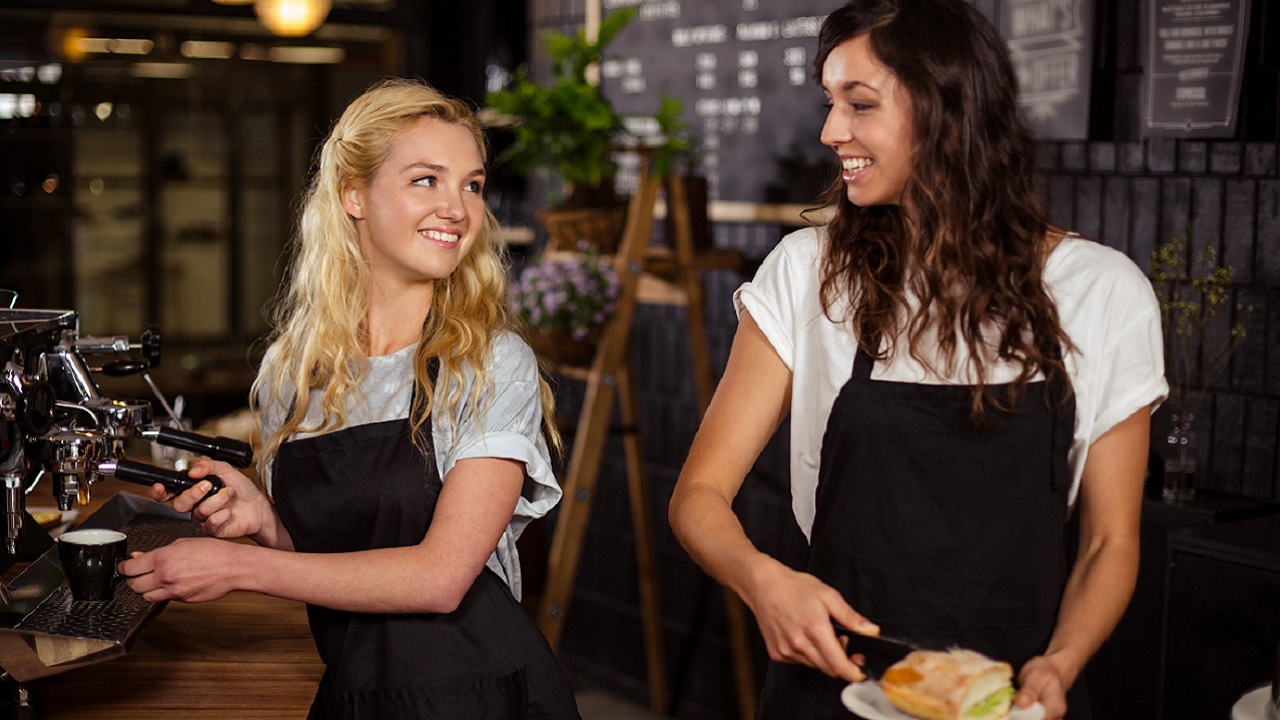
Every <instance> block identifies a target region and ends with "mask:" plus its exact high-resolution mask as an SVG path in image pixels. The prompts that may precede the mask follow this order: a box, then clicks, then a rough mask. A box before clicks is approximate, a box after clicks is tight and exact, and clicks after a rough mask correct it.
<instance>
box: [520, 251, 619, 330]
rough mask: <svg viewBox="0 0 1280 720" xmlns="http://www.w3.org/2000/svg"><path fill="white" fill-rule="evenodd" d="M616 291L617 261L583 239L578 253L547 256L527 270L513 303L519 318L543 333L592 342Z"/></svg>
mask: <svg viewBox="0 0 1280 720" xmlns="http://www.w3.org/2000/svg"><path fill="white" fill-rule="evenodd" d="M618 292H619V285H618V275H617V273H616V272H615V271H614V269H613V265H612V264H610V262H609V261H608V260H606V259H605V258H604V257H602V256H601V255H600V252H599V251H598V250H597V249H596V248H595V247H594V246H591V245H589V244H587V243H585V242H583V243H579V244H578V252H577V253H550V254H545V255H543V256H542V257H541V258H540V259H539V260H538V262H536V263H534V264H533V265H530V266H528V267H526V268H524V270H523V271H522V272H521V273H520V278H519V280H518V281H517V282H516V283H513V284H512V286H511V291H510V293H509V302H510V304H511V307H512V310H513V311H514V312H515V314H516V316H517V317H518V318H520V320H522V321H523V322H524V323H525V324H526V325H527V326H528V327H530V328H532V329H534V330H536V331H538V332H540V333H543V334H545V335H551V336H560V337H562V338H564V339H567V340H572V341H576V342H585V343H588V344H594V341H595V340H596V338H597V337H598V335H599V331H600V328H601V327H603V326H604V324H605V323H606V322H608V320H609V318H610V317H611V316H612V315H613V308H614V305H615V304H616V303H617V300H618ZM535 349H536V348H535Z"/></svg>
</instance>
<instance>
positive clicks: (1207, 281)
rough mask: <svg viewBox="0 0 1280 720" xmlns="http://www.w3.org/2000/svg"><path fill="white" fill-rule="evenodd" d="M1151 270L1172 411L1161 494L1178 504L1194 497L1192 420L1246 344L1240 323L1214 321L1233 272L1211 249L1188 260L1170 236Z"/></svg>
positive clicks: (1181, 245)
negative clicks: (1208, 393)
mask: <svg viewBox="0 0 1280 720" xmlns="http://www.w3.org/2000/svg"><path fill="white" fill-rule="evenodd" d="M1188 237H1190V233H1189V232H1188ZM1150 270H1151V283H1152V286H1153V287H1154V288H1155V292H1156V298H1157V300H1159V302H1160V314H1161V318H1160V319H1161V326H1162V329H1163V333H1164V357H1165V377H1166V378H1167V379H1168V381H1169V406H1170V411H1171V415H1170V423H1169V431H1168V433H1166V435H1165V449H1164V487H1163V489H1162V491H1161V494H1162V496H1163V498H1164V499H1165V501H1167V502H1171V503H1178V502H1185V501H1187V500H1190V499H1192V498H1193V497H1195V484H1194V480H1195V471H1196V456H1197V453H1196V434H1195V427H1194V422H1195V418H1196V415H1197V413H1199V412H1200V406H1201V404H1202V403H1203V402H1204V398H1205V394H1206V392H1207V391H1208V389H1209V386H1210V385H1211V384H1213V382H1214V381H1215V380H1216V379H1217V378H1218V376H1219V375H1221V374H1222V372H1223V371H1224V370H1226V368H1227V363H1228V362H1230V360H1231V356H1232V355H1233V354H1234V353H1235V351H1236V349H1237V348H1238V347H1239V345H1240V343H1241V341H1243V340H1244V337H1245V328H1244V324H1243V323H1241V322H1240V321H1239V320H1238V319H1237V320H1236V321H1235V322H1231V321H1230V320H1229V319H1228V320H1227V321H1226V322H1227V323H1228V324H1227V325H1225V326H1224V325H1223V322H1222V321H1220V320H1218V319H1217V318H1218V313H1219V312H1220V311H1221V310H1223V309H1224V306H1225V305H1226V303H1227V302H1228V301H1229V300H1230V290H1231V285H1232V282H1233V277H1232V276H1233V269H1232V267H1231V266H1230V265H1220V264H1219V263H1218V257H1217V252H1216V251H1215V250H1214V248H1213V247H1211V246H1205V247H1204V248H1203V249H1201V250H1200V251H1199V252H1196V253H1195V254H1194V256H1192V257H1188V255H1187V248H1186V245H1185V244H1184V242H1183V239H1182V238H1180V237H1178V236H1177V235H1170V236H1169V238H1168V239H1167V240H1166V241H1165V242H1164V243H1163V244H1161V245H1160V246H1159V247H1157V248H1156V249H1155V250H1154V251H1152V253H1151V263H1150ZM1227 307H1229V306H1227ZM1236 310H1237V317H1238V316H1239V314H1241V313H1243V312H1247V311H1248V308H1244V307H1241V306H1239V305H1237V306H1236Z"/></svg>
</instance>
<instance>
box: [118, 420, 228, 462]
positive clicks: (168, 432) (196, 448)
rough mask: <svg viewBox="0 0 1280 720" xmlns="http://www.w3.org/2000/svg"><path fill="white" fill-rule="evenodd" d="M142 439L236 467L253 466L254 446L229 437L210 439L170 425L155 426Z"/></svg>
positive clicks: (146, 430)
mask: <svg viewBox="0 0 1280 720" xmlns="http://www.w3.org/2000/svg"><path fill="white" fill-rule="evenodd" d="M142 437H144V438H146V439H148V440H151V441H154V442H158V443H160V444H161V445H168V446H169V447H176V448H178V449H180V450H189V451H191V452H193V453H195V454H197V455H204V456H206V457H210V458H213V459H214V460H222V461H224V462H229V463H231V464H232V465H235V466H236V467H240V468H245V467H249V466H250V465H252V464H253V446H252V445H250V444H249V443H247V442H243V441H240V440H232V439H231V438H227V437H209V436H207V435H200V434H198V433H193V432H185V431H182V430H178V429H175V428H173V427H170V426H168V425H155V426H152V427H149V428H146V429H145V430H143V431H142Z"/></svg>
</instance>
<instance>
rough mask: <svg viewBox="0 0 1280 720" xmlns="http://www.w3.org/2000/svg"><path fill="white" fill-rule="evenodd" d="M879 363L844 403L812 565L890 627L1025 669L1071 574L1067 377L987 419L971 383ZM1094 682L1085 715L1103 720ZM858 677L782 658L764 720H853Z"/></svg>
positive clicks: (836, 422) (1071, 416)
mask: <svg viewBox="0 0 1280 720" xmlns="http://www.w3.org/2000/svg"><path fill="white" fill-rule="evenodd" d="M873 365H874V360H873V359H872V358H871V356H870V355H868V354H867V353H865V352H863V351H862V350H861V349H859V350H858V352H857V356H856V358H855V360H854V363H853V374H852V377H851V378H850V379H849V381H848V382H847V383H846V384H845V385H844V387H843V388H841V390H840V394H839V395H838V396H837V397H836V401H835V404H834V405H833V406H832V408H831V416H830V419H829V420H828V422H827V427H826V432H825V434H824V435H823V439H822V455H821V464H820V466H819V473H818V488H817V496H816V500H815V503H816V514H815V517H814V522H813V529H812V532H811V534H810V548H811V549H810V556H809V566H808V571H809V572H810V573H812V574H813V575H815V576H816V577H818V578H820V579H821V580H823V581H824V582H826V583H827V584H829V585H831V586H832V587H834V588H835V589H837V590H839V591H840V592H841V594H842V595H843V596H844V597H845V599H846V600H847V601H848V602H849V604H850V605H852V606H853V608H854V609H855V610H857V611H858V612H860V613H862V614H863V615H865V616H866V617H868V618H869V619H871V620H872V621H874V622H875V623H876V624H877V625H879V626H880V628H881V632H882V633H884V634H885V635H892V636H896V637H903V638H908V639H911V640H914V641H916V642H919V643H921V644H922V645H924V646H927V647H938V648H943V647H949V646H961V647H967V648H971V649H973V650H977V651H979V652H982V653H985V654H987V655H990V656H991V657H994V658H997V659H1001V660H1005V661H1007V662H1009V663H1010V664H1011V665H1013V667H1014V671H1015V673H1016V672H1017V671H1018V670H1019V669H1020V668H1021V667H1022V665H1023V664H1024V663H1025V662H1026V661H1027V660H1029V659H1031V658H1032V657H1034V656H1036V655H1039V654H1041V653H1042V652H1043V651H1044V650H1045V648H1046V647H1047V646H1048V643H1049V639H1050V636H1051V634H1052V633H1053V628H1054V624H1055V622H1056V620H1057V613H1058V605H1059V602H1060V601H1061V598H1062V591H1063V588H1064V586H1065V583H1066V576H1067V568H1066V554H1065V550H1066V549H1065V547H1064V542H1063V536H1064V530H1065V523H1066V520H1067V518H1068V507H1067V492H1068V489H1069V487H1070V484H1071V474H1070V469H1069V467H1068V464H1067V451H1068V449H1069V448H1070V446H1071V437H1072V430H1073V426H1074V422H1075V409H1074V408H1075V404H1074V401H1073V400H1072V399H1070V398H1069V396H1068V393H1067V388H1066V383H1065V382H1064V381H1062V380H1061V379H1054V380H1052V381H1047V382H1044V381H1042V382H1035V383H1029V384H1028V385H1027V386H1026V388H1025V390H1024V392H1023V394H1022V396H1021V398H1020V400H1019V402H1018V408H1017V411H1016V412H1013V413H1007V412H1000V411H996V410H989V411H988V412H987V418H986V421H985V422H983V423H981V424H975V423H974V422H973V420H972V419H971V417H970V399H971V397H972V388H971V387H970V386H965V385H959V386H957V385H919V384H913V383H902V382H891V381H873V380H872V379H871V369H872V366H873ZM989 389H990V390H991V391H992V392H995V393H999V392H1003V391H1004V389H1005V387H1004V386H1000V385H995V386H990V387H989ZM1083 680H1084V678H1083V675H1082V676H1081V678H1080V680H1079V681H1078V682H1077V684H1076V686H1075V687H1073V688H1072V691H1071V692H1070V693H1069V694H1068V698H1067V701H1068V703H1069V705H1070V713H1071V718H1072V719H1073V720H1078V719H1086V718H1088V717H1089V709H1088V699H1087V695H1086V694H1085V691H1084V687H1083ZM845 684H846V683H845V682H844V681H842V680H837V679H834V678H831V677H828V676H827V675H824V674H823V673H821V672H818V671H816V670H813V669H811V668H808V667H806V666H802V665H795V664H789V663H770V665H769V669H768V672H767V674H766V676H765V685H764V688H763V690H762V691H761V697H760V703H759V712H758V717H760V718H770V719H772V718H779V719H781V718H787V719H788V720H789V719H790V718H798V717H803V718H839V719H840V720H844V719H845V718H849V717H851V714H850V713H849V711H848V710H847V709H846V708H845V707H844V705H843V704H842V703H841V701H840V691H841V690H842V689H843V688H844V686H845Z"/></svg>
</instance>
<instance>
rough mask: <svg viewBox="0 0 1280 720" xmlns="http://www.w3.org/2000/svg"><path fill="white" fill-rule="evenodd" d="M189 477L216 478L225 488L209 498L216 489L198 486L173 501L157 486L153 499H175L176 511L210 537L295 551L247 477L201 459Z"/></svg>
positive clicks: (270, 507)
mask: <svg viewBox="0 0 1280 720" xmlns="http://www.w3.org/2000/svg"><path fill="white" fill-rule="evenodd" d="M187 474H188V475H189V476H190V477H191V478H192V479H195V480H199V479H201V478H204V477H207V476H208V475H217V476H218V478H219V479H220V480H221V481H222V485H223V487H222V489H221V490H219V491H218V492H217V493H215V494H212V495H210V494H209V491H210V490H212V489H213V486H212V485H211V484H210V483H208V482H198V483H196V484H195V485H194V486H193V487H191V488H190V489H188V490H186V491H184V492H183V493H182V494H180V495H178V496H176V497H174V496H173V495H172V494H170V493H169V491H168V490H167V489H166V488H165V486H164V485H161V484H159V483H157V484H155V485H152V486H151V497H153V498H155V499H156V500H160V501H166V500H170V499H172V500H173V509H174V510H177V511H178V512H190V513H191V519H193V520H195V521H196V522H198V523H200V529H201V530H202V531H203V532H204V534H205V535H208V536H210V537H215V538H227V539H230V538H239V537H248V538H252V539H253V540H254V541H255V542H257V543H258V544H259V545H264V546H267V547H275V548H279V549H285V550H287V549H291V548H292V542H291V541H290V540H289V537H288V535H287V533H285V532H284V528H283V526H281V525H280V520H279V517H278V516H277V515H276V511H275V506H274V505H272V504H271V501H270V500H268V499H267V496H266V495H264V494H263V493H262V491H261V490H259V489H258V487H257V486H256V485H254V484H253V481H252V480H250V479H249V478H247V477H245V475H244V473H241V472H240V471H239V470H237V469H235V468H233V467H232V466H230V465H228V464H227V463H225V462H216V461H213V460H209V459H208V458H201V459H199V460H197V461H196V462H195V464H193V465H192V466H191V469H190V470H188V471H187Z"/></svg>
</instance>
